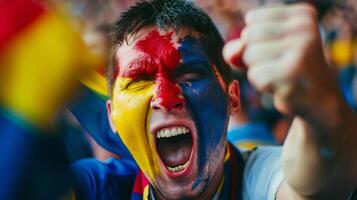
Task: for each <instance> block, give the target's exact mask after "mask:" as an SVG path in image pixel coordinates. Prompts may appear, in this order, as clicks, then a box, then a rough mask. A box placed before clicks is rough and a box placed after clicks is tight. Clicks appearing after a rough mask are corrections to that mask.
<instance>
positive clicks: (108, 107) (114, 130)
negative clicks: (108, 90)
mask: <svg viewBox="0 0 357 200" xmlns="http://www.w3.org/2000/svg"><path fill="white" fill-rule="evenodd" d="M111 104H112V101H111V100H108V101H107V117H108V122H109V125H110V128H111V129H112V131H113V133H116V129H115V126H114V123H113V120H112V117H111V116H112V107H111Z"/></svg>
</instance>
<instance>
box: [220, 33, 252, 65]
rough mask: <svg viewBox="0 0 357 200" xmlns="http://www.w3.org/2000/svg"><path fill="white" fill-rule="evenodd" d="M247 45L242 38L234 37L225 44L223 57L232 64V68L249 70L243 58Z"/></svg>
mask: <svg viewBox="0 0 357 200" xmlns="http://www.w3.org/2000/svg"><path fill="white" fill-rule="evenodd" d="M245 46H246V45H245V43H244V42H243V40H242V39H234V40H231V41H229V42H227V43H226V44H225V45H224V47H223V50H222V53H223V58H224V60H225V61H226V62H227V63H228V64H230V65H231V68H232V69H240V70H247V66H246V65H245V64H244V62H243V58H242V57H243V51H244V49H245Z"/></svg>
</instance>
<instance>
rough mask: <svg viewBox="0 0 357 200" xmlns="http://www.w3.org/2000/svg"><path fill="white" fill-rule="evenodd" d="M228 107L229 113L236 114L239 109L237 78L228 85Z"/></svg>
mask: <svg viewBox="0 0 357 200" xmlns="http://www.w3.org/2000/svg"><path fill="white" fill-rule="evenodd" d="M228 97H229V108H230V114H231V115H233V116H234V115H237V114H238V113H239V111H240V110H241V104H240V90H239V83H238V81H237V80H233V81H231V82H230V83H229V85H228Z"/></svg>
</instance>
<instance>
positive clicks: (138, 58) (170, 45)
mask: <svg viewBox="0 0 357 200" xmlns="http://www.w3.org/2000/svg"><path fill="white" fill-rule="evenodd" d="M194 57H195V58H196V61H197V59H200V60H201V61H202V60H207V57H206V55H205V53H204V52H203V49H202V48H201V45H200V40H199V34H198V33H196V32H193V31H188V30H184V29H183V30H180V32H177V31H174V30H167V31H163V30H160V29H158V28H156V27H148V28H145V29H142V30H140V31H139V32H138V33H136V34H134V35H130V36H129V37H128V39H127V41H126V42H124V43H123V44H122V45H120V46H119V47H118V48H117V51H116V54H115V58H116V62H117V64H118V65H117V67H118V72H119V76H120V75H122V76H126V75H125V72H127V71H128V70H129V71H130V73H133V72H135V71H138V69H139V68H140V70H139V71H140V72H142V73H143V72H145V73H153V72H154V71H155V70H159V69H160V67H161V68H165V69H166V70H173V69H175V68H176V67H177V66H179V64H183V62H185V61H186V62H187V61H190V62H192V61H194V60H195V59H193V58H194Z"/></svg>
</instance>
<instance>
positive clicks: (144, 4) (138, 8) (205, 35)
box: [107, 0, 230, 94]
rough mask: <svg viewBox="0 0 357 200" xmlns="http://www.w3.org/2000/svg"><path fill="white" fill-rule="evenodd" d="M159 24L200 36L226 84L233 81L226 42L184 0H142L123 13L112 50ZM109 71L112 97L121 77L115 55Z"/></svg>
mask: <svg viewBox="0 0 357 200" xmlns="http://www.w3.org/2000/svg"><path fill="white" fill-rule="evenodd" d="M151 25H156V26H157V27H158V28H160V29H162V30H167V29H169V28H172V29H174V30H176V31H179V30H180V29H182V28H188V29H189V30H193V31H195V32H198V33H199V34H200V40H201V44H202V47H203V49H204V50H205V52H206V53H207V55H208V57H209V58H210V60H211V62H212V63H214V64H215V65H216V67H217V69H218V71H219V73H220V74H221V75H222V77H223V79H224V80H225V81H226V82H229V81H230V67H229V66H228V65H227V64H226V63H225V62H224V60H223V57H222V53H221V51H222V48H223V45H224V41H223V39H222V37H221V35H220V34H219V32H218V30H217V28H216V27H215V25H214V24H213V22H212V21H211V19H210V18H209V17H208V15H207V14H205V13H204V12H203V11H201V10H200V9H199V8H197V7H196V6H194V5H193V3H191V2H187V1H184V0H153V1H140V2H139V3H137V4H136V5H134V6H132V7H131V8H130V9H129V10H127V11H126V12H124V13H122V14H121V16H120V17H119V20H118V21H117V22H116V23H115V25H114V27H113V32H112V34H111V36H112V49H113V51H115V50H116V48H117V47H118V46H119V45H121V44H122V43H123V42H124V41H125V40H126V39H127V37H128V36H129V35H131V34H135V33H137V32H138V31H140V30H141V29H142V28H144V27H147V26H151ZM111 62H112V63H111V65H110V66H109V67H108V69H107V79H108V85H109V89H110V91H109V94H111V90H112V87H113V85H114V81H115V79H116V76H117V74H118V72H117V70H118V69H117V67H116V65H117V61H116V58H115V56H113V58H112V60H111Z"/></svg>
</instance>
